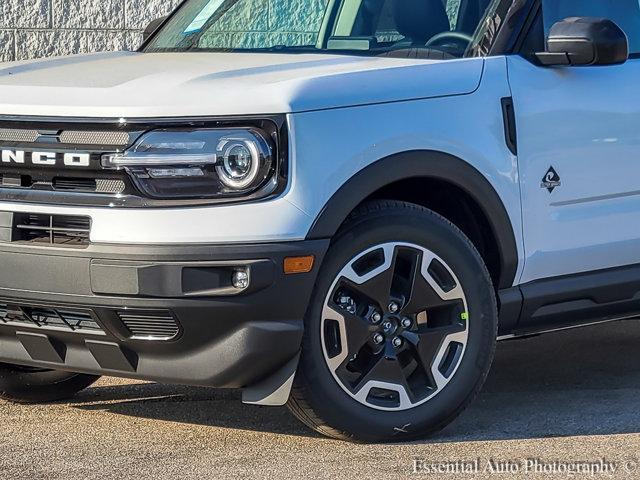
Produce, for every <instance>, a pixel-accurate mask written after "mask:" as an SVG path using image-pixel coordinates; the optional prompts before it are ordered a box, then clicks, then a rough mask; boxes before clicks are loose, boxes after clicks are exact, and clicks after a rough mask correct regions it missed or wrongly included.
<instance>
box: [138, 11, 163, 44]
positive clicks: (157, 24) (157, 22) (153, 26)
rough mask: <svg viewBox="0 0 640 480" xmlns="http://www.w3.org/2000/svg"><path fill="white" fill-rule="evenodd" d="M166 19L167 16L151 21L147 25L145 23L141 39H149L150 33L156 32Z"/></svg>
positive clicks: (144, 40)
mask: <svg viewBox="0 0 640 480" xmlns="http://www.w3.org/2000/svg"><path fill="white" fill-rule="evenodd" d="M166 19H167V17H161V18H156V19H155V20H153V21H151V22H150V23H149V25H147V28H145V29H144V31H143V32H142V41H143V42H146V41H147V40H149V38H150V37H151V35H153V34H154V33H155V32H156V30H158V28H160V26H161V25H162V24H163V23H164V21H165V20H166Z"/></svg>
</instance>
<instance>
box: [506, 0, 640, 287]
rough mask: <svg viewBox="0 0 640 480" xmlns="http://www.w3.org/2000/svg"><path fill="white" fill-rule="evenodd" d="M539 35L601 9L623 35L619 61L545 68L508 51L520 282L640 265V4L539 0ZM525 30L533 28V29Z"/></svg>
mask: <svg viewBox="0 0 640 480" xmlns="http://www.w3.org/2000/svg"><path fill="white" fill-rule="evenodd" d="M542 4H543V14H541V16H540V19H539V20H540V30H541V32H540V35H542V29H544V31H545V32H548V31H549V28H550V27H551V25H552V24H553V23H555V22H556V21H559V20H562V19H564V18H567V17H571V16H595V17H606V18H609V19H611V20H613V21H615V22H616V23H617V24H618V25H619V26H620V27H621V28H622V29H623V30H625V32H626V33H627V36H628V38H629V44H630V52H631V53H632V57H631V59H630V60H629V61H628V62H627V63H626V64H624V65H620V66H593V67H558V68H545V67H541V66H537V65H534V64H533V63H532V62H530V61H528V60H526V59H525V58H523V57H520V56H512V57H509V59H508V67H509V82H510V84H511V87H512V92H513V98H514V106H515V112H516V121H517V128H518V142H519V145H518V148H519V152H518V154H519V155H518V156H519V169H520V178H521V188H522V205H523V225H524V227H523V228H524V239H525V255H526V259H525V265H524V271H523V277H522V279H521V281H522V283H526V282H529V281H532V280H536V279H541V278H548V277H554V276H560V275H567V274H574V273H579V272H586V271H592V270H600V269H606V268H610V267H616V266H622V265H630V264H640V59H635V58H634V57H635V56H636V55H637V54H639V53H640V2H639V1H638V0H615V1H612V0H588V1H585V0H543V1H542ZM532 34H535V32H534V33H532Z"/></svg>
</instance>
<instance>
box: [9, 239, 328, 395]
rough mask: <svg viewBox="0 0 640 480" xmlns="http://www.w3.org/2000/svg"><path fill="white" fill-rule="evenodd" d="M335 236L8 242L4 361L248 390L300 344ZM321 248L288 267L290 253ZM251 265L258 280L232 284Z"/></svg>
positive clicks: (308, 251) (250, 271) (284, 362)
mask: <svg viewBox="0 0 640 480" xmlns="http://www.w3.org/2000/svg"><path fill="white" fill-rule="evenodd" d="M327 248H328V241H325V240H319V241H305V242H290V243H286V244H263V245H229V246H220V245H216V246H207V245H181V246H175V245H172V246H121V245H100V244H92V245H90V246H89V247H88V248H87V249H77V250H76V249H66V248H56V247H48V246H47V247H38V246H33V245H18V244H6V245H2V246H0V265H2V267H0V362H4V363H13V364H20V365H27V366H34V367H44V368H52V369H58V370H68V371H73V372H81V373H89V374H98V375H112V376H120V377H128V378H139V379H145V380H152V381H158V382H163V383H178V384H187V385H199V386H212V387H229V388H242V387H247V386H250V385H253V384H255V383H257V382H260V381H262V380H263V379H264V378H266V377H268V376H270V375H271V374H273V373H275V372H277V371H278V370H279V369H280V368H281V367H283V366H284V365H285V364H287V363H288V362H290V360H291V359H292V358H294V357H296V355H297V354H298V352H299V349H300V344H301V339H302V332H303V318H304V314H305V312H306V309H307V305H308V303H309V300H310V298H311V293H312V290H313V286H314V283H315V280H316V276H317V271H318V269H319V266H320V264H321V263H322V260H323V257H324V255H325V253H326V250H327ZM306 255H314V256H315V264H314V268H313V270H312V271H311V272H310V273H304V274H296V275H285V274H284V272H283V262H284V259H285V258H286V257H290V256H306ZM238 267H243V268H247V269H248V270H249V273H250V286H249V288H248V289H247V290H245V291H242V292H237V291H234V290H233V288H229V278H230V274H229V272H231V271H233V270H234V269H235V268H238Z"/></svg>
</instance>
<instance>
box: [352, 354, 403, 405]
mask: <svg viewBox="0 0 640 480" xmlns="http://www.w3.org/2000/svg"><path fill="white" fill-rule="evenodd" d="M376 387H377V388H388V389H391V390H394V391H396V392H398V393H400V395H401V397H402V398H401V400H402V399H405V400H406V399H408V400H409V401H410V402H412V401H413V400H412V398H411V389H410V387H409V385H408V383H407V378H406V376H405V373H404V371H403V369H402V365H401V364H400V361H399V360H398V356H397V352H396V350H395V349H394V348H393V346H392V345H390V344H388V343H387V344H386V345H385V346H384V348H383V349H382V351H381V352H380V353H378V354H377V355H375V356H374V357H372V359H371V361H370V363H369V365H368V368H367V369H366V371H365V372H364V373H363V375H362V376H361V377H360V379H359V380H358V382H357V383H356V384H355V385H354V387H353V390H354V392H355V394H356V396H360V397H363V398H364V399H365V400H366V397H367V395H368V393H369V391H370V390H371V388H376Z"/></svg>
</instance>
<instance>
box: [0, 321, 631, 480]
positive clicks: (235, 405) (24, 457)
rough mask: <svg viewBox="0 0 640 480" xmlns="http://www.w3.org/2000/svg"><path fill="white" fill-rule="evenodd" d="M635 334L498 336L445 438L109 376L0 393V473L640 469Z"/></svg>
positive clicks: (256, 474)
mask: <svg viewBox="0 0 640 480" xmlns="http://www.w3.org/2000/svg"><path fill="white" fill-rule="evenodd" d="M639 345H640V322H635V321H628V322H624V323H616V324H608V325H603V326H597V327H590V328H586V329H581V330H573V331H571V332H563V333H556V334H552V335H547V336H542V337H537V338H533V339H529V340H519V341H511V342H503V343H501V344H500V345H499V348H498V353H497V359H496V363H495V365H494V370H493V373H492V375H491V376H490V378H489V380H488V383H487V386H486V387H485V389H484V391H483V393H482V394H481V396H480V398H479V399H478V400H477V401H476V403H475V404H474V405H473V406H472V407H471V408H470V409H469V410H468V411H467V412H466V413H465V414H463V416H462V417H461V418H460V419H459V420H458V421H456V422H455V423H454V424H453V425H451V426H450V427H449V428H447V429H446V430H445V431H444V432H443V433H441V434H440V435H439V436H438V437H436V438H434V439H431V440H430V441H426V442H419V443H413V444H405V445H351V444H347V443H342V442H337V441H332V440H327V439H324V438H321V437H319V436H318V435H315V434H314V433H311V432H309V431H308V430H306V429H305V428H304V427H303V426H301V425H299V424H298V423H297V422H296V420H295V419H293V418H292V417H291V416H290V415H289V414H288V412H287V411H286V410H285V409H269V408H260V407H250V406H243V405H242V404H241V403H240V402H239V397H238V394H237V392H231V391H223V392H221V391H209V390H204V389H203V390H198V389H196V390H194V389H188V388H182V387H171V386H161V385H155V384H143V383H136V382H131V381H120V380H114V379H105V380H103V381H101V382H100V383H99V384H98V385H97V386H96V387H95V388H92V389H90V390H87V391H86V392H84V393H83V394H82V395H81V396H80V397H79V398H77V399H76V401H74V402H73V403H70V404H59V405H53V406H47V407H26V406H15V405H9V404H6V403H0V445H1V451H2V455H0V478H2V479H3V480H4V479H12V480H13V479H58V478H59V479H65V480H70V479H88V478H95V479H101V480H102V479H112V478H113V479H119V480H123V479H129V478H135V479H154V480H160V479H165V478H171V479H174V478H175V479H210V478H211V479H219V478H270V479H271V480H277V479H280V478H285V479H286V478H309V479H315V478H347V479H350V478H358V479H360V478H363V479H364V478H375V479H385V478H407V477H414V478H436V477H437V476H438V475H436V474H433V473H427V472H425V471H424V470H423V471H421V472H420V473H418V474H414V473H413V470H414V460H416V459H418V460H423V461H427V463H428V462H447V461H449V462H452V463H451V466H450V467H449V468H450V469H452V468H455V462H456V461H458V462H460V461H473V460H476V459H478V460H479V464H480V468H481V469H485V468H487V462H489V461H490V460H493V461H494V462H499V461H502V462H506V461H510V460H511V461H513V462H514V464H513V465H516V466H518V467H519V469H520V474H521V476H526V478H535V477H536V476H538V475H524V474H523V472H526V470H525V466H524V464H523V463H522V462H523V461H524V459H527V458H538V459H540V460H541V461H542V462H553V461H560V462H572V461H573V462H575V461H585V460H586V461H598V460H602V459H605V460H606V461H607V462H613V463H614V464H615V465H614V468H616V470H615V473H614V474H613V476H614V477H615V478H638V477H640V467H638V469H637V471H636V465H640V464H636V463H635V462H636V460H640V409H639V408H638V404H639V402H640V354H639V353H638V352H639V347H638V346H639ZM493 465H494V468H497V464H496V463H494V464H493ZM461 467H462V465H460V464H459V466H458V468H461ZM467 468H473V466H471V467H467ZM503 468H504V466H503ZM512 468H514V469H515V468H516V467H515V466H514V467H512ZM546 468H552V467H551V466H547V467H546ZM558 468H559V469H562V468H565V467H564V466H559V467H558ZM487 472H488V471H487ZM541 476H543V475H541ZM444 477H445V478H451V479H453V478H498V477H500V476H492V475H490V473H480V474H469V475H462V476H461V475H445V476H444ZM502 477H503V478H504V475H503V476H502ZM547 477H549V478H565V477H566V476H565V475H560V474H559V475H555V476H549V475H547ZM596 478H603V476H596ZM605 478H606V477H605Z"/></svg>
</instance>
